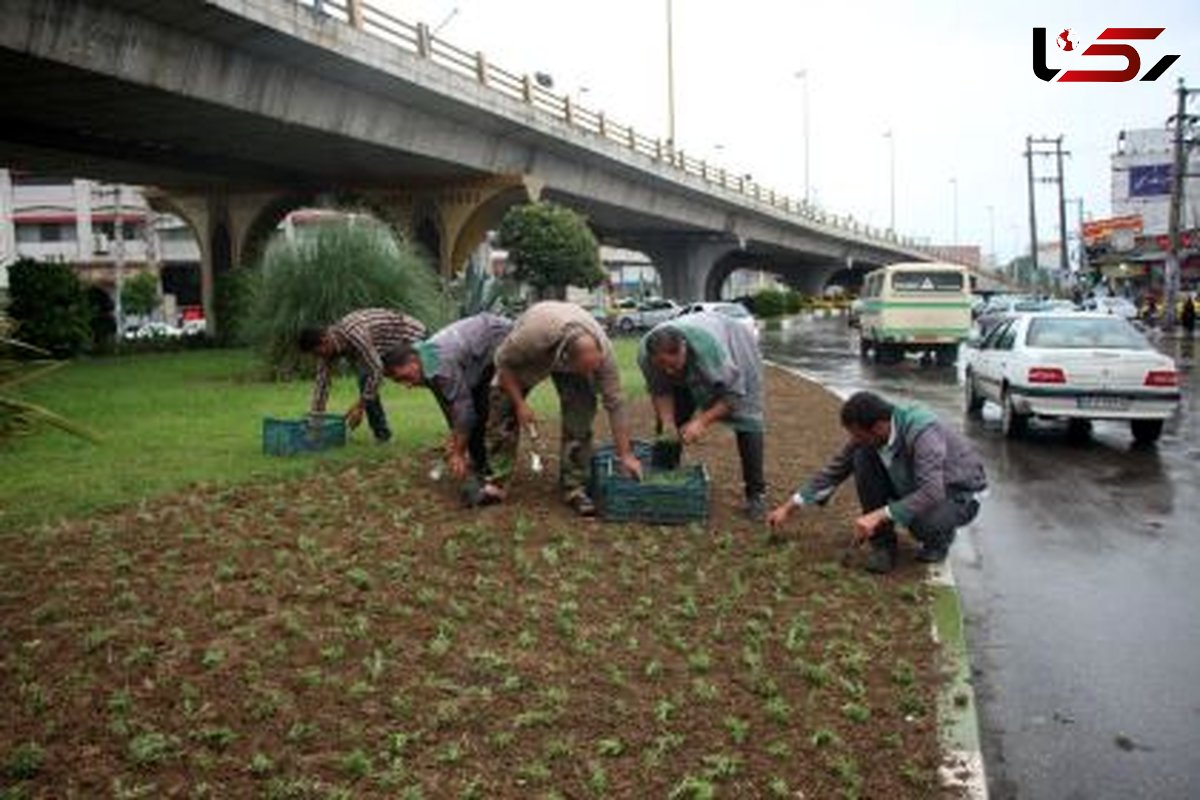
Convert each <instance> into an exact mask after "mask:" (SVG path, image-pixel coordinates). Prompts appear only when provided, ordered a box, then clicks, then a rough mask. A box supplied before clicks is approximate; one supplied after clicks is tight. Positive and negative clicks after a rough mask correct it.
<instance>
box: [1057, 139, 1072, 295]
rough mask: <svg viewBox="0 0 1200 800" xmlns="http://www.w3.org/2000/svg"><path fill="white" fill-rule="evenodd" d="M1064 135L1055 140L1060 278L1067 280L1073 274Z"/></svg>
mask: <svg viewBox="0 0 1200 800" xmlns="http://www.w3.org/2000/svg"><path fill="white" fill-rule="evenodd" d="M1062 142H1063V137H1062V134H1059V136H1058V138H1057V139H1055V140H1054V162H1055V166H1056V168H1057V169H1058V237H1059V242H1061V243H1062V246H1061V247H1059V248H1058V269H1059V272H1060V273H1061V274H1060V277H1059V280H1060V281H1061V280H1065V279H1066V277H1067V276H1068V275H1070V274H1071V262H1070V259H1069V258H1068V254H1067V196H1066V194H1065V193H1064V191H1063V189H1064V184H1065V183H1066V181H1064V180H1063V149H1062Z"/></svg>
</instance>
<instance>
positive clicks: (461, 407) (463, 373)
mask: <svg viewBox="0 0 1200 800" xmlns="http://www.w3.org/2000/svg"><path fill="white" fill-rule="evenodd" d="M512 326H513V323H512V320H509V319H505V318H504V317H500V316H497V315H495V314H486V313H485V314H476V315H474V316H471V317H466V318H464V319H460V320H459V321H458V322H455V323H452V324H450V325H447V326H446V327H445V328H442V329H441V330H440V331H438V332H437V333H436V334H434V335H433V336H431V337H430V338H429V339H428V340H426V341H423V342H414V343H411V344H407V345H401V346H399V347H397V348H395V349H393V350H390V351H388V352H387V353H385V354H384V356H383V367H384V373H385V374H386V375H387V376H388V377H389V378H391V379H392V380H394V381H398V382H400V383H403V384H406V385H408V386H409V387H415V386H425V387H427V388H428V389H429V391H431V392H432V393H433V396H434V398H435V399H436V400H437V402H438V405H439V406H441V408H442V413H443V414H445V416H446V423H447V424H448V425H449V426H450V438H449V439H448V440H447V442H446V462H447V465H448V466H449V467H450V473H451V474H452V475H453V476H454V477H455V478H457V479H458V480H464V479H466V478H467V473H468V466H469V467H470V471H471V472H472V473H473V474H474V475H475V476H476V478H477V480H476V481H472V482H471V483H470V484H469V485H468V486H467V487H466V489H465V490H464V497H465V499H466V500H467V502H468V503H469V504H471V505H476V504H478V502H479V499H480V498H479V496H478V494H479V491H480V489H481V483H480V481H481V480H482V479H483V478H484V477H486V475H487V472H488V459H487V448H486V446H485V438H484V436H485V431H486V430H487V416H488V394H489V391H490V388H491V383H492V378H493V377H494V376H495V374H496V368H495V363H494V362H495V357H496V349H497V348H498V347H499V346H500V343H501V342H502V341H504V338H505V337H506V336H508V332H509V331H510V330H512ZM468 456H469V458H470V463H469V465H468Z"/></svg>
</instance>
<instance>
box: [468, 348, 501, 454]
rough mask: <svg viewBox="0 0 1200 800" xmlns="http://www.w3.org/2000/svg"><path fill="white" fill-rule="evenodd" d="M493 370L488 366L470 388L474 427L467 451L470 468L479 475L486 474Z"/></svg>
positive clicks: (493, 368) (469, 437)
mask: <svg viewBox="0 0 1200 800" xmlns="http://www.w3.org/2000/svg"><path fill="white" fill-rule="evenodd" d="M495 372H496V370H495V367H488V368H487V370H486V371H485V372H484V373H483V375H482V376H481V377H480V379H479V383H477V384H475V388H474V389H472V390H471V404H472V405H474V406H475V427H473V428H471V435H470V436H468V437H467V452H468V453H470V454H471V467H472V469H473V470H474V471H475V474H476V475H479V476H480V477H484V476H486V475H488V451H487V419H488V398H489V397H491V395H492V392H491V389H492V376H493V375H494V374H495Z"/></svg>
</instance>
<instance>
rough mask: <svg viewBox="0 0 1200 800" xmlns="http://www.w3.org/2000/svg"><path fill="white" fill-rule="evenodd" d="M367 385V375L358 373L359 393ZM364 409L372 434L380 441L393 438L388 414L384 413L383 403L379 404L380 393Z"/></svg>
mask: <svg viewBox="0 0 1200 800" xmlns="http://www.w3.org/2000/svg"><path fill="white" fill-rule="evenodd" d="M366 385H367V373H366V372H359V373H358V391H359V392H362V390H363V389H364V388H365V387H366ZM363 408H364V409H365V410H366V412H367V424H368V425H370V426H371V433H373V434H375V438H376V439H377V440H378V441H381V442H386V441H387V440H388V439H391V438H392V429H391V428H389V427H388V421H387V414H385V413H383V403H381V402H379V393H378V391H376V394H375V399H374V400H371V401H369V402H367V403H366V404H365V405H364V406H363Z"/></svg>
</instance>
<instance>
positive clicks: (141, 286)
mask: <svg viewBox="0 0 1200 800" xmlns="http://www.w3.org/2000/svg"><path fill="white" fill-rule="evenodd" d="M156 306H158V276H157V275H155V274H154V273H153V272H139V273H138V274H137V275H134V276H133V277H131V278H130V279H129V280H127V281H125V282H124V285H123V286H122V288H121V311H122V312H123V313H125V314H134V315H135V316H139V317H144V316H148V315H149V314H150V313H151V312H152V311H154V309H155V307H156Z"/></svg>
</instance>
